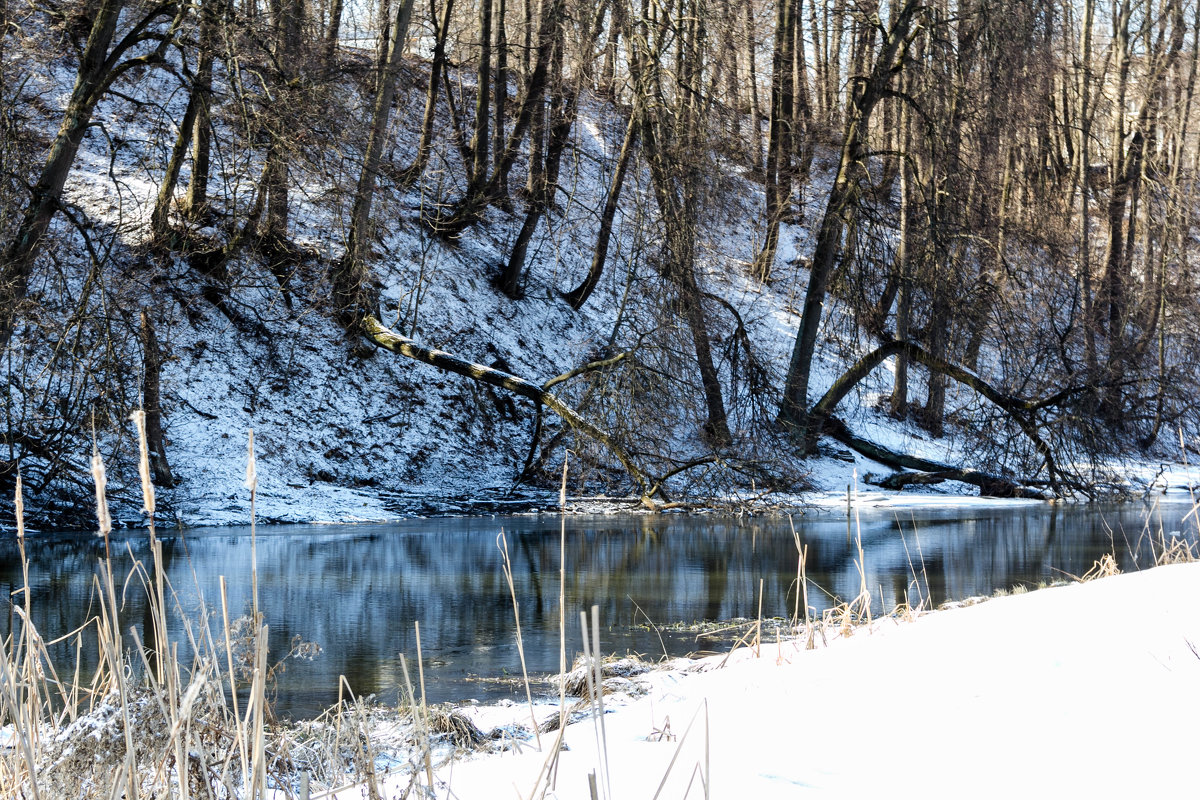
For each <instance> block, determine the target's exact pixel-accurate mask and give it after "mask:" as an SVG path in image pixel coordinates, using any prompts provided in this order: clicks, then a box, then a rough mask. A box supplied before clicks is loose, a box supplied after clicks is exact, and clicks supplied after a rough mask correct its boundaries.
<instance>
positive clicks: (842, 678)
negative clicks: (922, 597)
mask: <svg viewBox="0 0 1200 800" xmlns="http://www.w3.org/2000/svg"><path fill="white" fill-rule="evenodd" d="M577 629H578V626H576V630H577ZM1196 648H1200V563H1190V564H1177V565H1172V566H1164V567H1157V568H1154V569H1150V570H1146V571H1143V572H1138V573H1132V574H1125V575H1118V576H1114V577H1111V578H1105V579H1101V580H1096V581H1092V582H1088V583H1082V584H1072V585H1069V586H1065V587H1059V588H1052V589H1044V590H1040V591H1036V592H1032V593H1028V594H1023V595H1014V596H1008V597H1002V598H997V599H993V600H990V601H988V602H985V603H980V604H977V605H972V606H969V607H963V608H957V609H953V610H945V611H938V612H935V613H931V614H927V615H924V616H922V617H921V618H919V619H917V620H915V621H912V622H902V621H895V620H892V619H886V620H882V621H877V622H876V623H875V624H874V626H873V627H871V628H870V629H869V630H864V629H860V630H858V631H857V632H856V633H854V635H852V636H851V637H849V638H846V639H840V640H836V641H832V642H830V643H829V645H828V646H827V647H821V646H818V649H816V650H812V651H806V650H804V649H803V648H802V644H801V643H799V642H783V643H776V642H765V643H763V645H762V647H761V650H760V652H759V653H758V654H757V655H756V654H755V653H754V652H753V651H752V650H750V649H748V648H742V649H740V650H737V651H735V653H734V654H733V656H732V657H731V658H730V659H729V662H728V663H727V664H726V665H725V666H723V667H720V666H719V664H720V662H721V660H722V659H723V658H724V657H723V656H722V657H714V658H712V659H708V660H707V661H704V662H700V663H697V664H695V665H693V666H692V667H691V668H690V669H689V670H687V671H686V672H684V671H680V670H671V671H661V672H655V673H651V674H650V675H649V676H639V677H638V678H637V680H639V681H646V682H647V685H648V688H649V692H648V693H646V694H645V695H644V696H641V697H640V698H638V699H633V700H629V701H628V702H627V703H625V704H622V705H619V706H617V707H615V708H614V707H613V703H612V701H609V700H606V704H607V705H606V709H607V710H608V711H609V713H607V714H606V715H605V717H604V726H603V734H602V736H601V734H600V732H599V730H598V729H597V727H596V726H595V724H594V722H593V721H591V720H584V721H582V722H578V723H575V724H573V725H570V726H568V728H567V731H566V735H565V742H566V745H567V747H568V748H569V749H567V750H565V751H563V752H561V753H560V754H559V756H558V760H557V767H556V776H557V777H556V781H555V784H554V787H553V788H552V789H551V790H550V791H549V792H548V793H547V794H546V795H545V796H547V797H555V798H563V799H564V800H565V799H566V798H588V797H589V793H588V774H589V773H591V772H593V771H594V772H595V773H596V775H597V779H598V786H599V795H598V796H599V797H602V798H638V797H646V798H652V797H663V798H668V797H669V798H683V797H691V798H701V797H713V798H735V797H745V798H755V800H767V799H768V798H780V799H781V800H782V799H783V798H794V797H797V796H805V797H808V796H813V797H894V796H899V797H921V798H943V797H945V798H949V797H973V798H980V797H1015V796H1036V797H1055V796H1057V797H1124V798H1127V797H1157V798H1164V797H1194V796H1195V794H1196V790H1197V775H1196V763H1197V762H1196V753H1197V746H1198V745H1200V728H1197V725H1196V720H1197V719H1200V692H1198V691H1197V687H1198V686H1200V655H1197V653H1196V652H1195V649H1196ZM508 710H509V711H511V712H512V713H513V715H514V718H516V719H518V720H520V719H522V718H524V719H526V720H527V719H528V710H527V709H522V708H521V707H519V706H515V707H512V708H510V709H508ZM668 724H669V731H670V737H666V736H660V734H661V733H662V732H664V731H665V730H666V728H667V726H668ZM660 738H661V739H662V740H661V741H659V740H658V739H660ZM598 741H603V742H606V745H600V746H598V745H597V742H598ZM542 742H543V751H540V752H539V751H538V750H537V749H536V748H535V747H534V746H533V743H532V742H528V743H526V745H525V746H524V747H522V748H521V749H520V751H519V752H503V753H497V754H489V755H483V756H476V757H471V758H468V759H466V760H463V761H458V762H453V763H451V764H447V765H445V766H443V767H442V768H441V769H440V770H439V771H438V773H437V775H436V782H437V783H438V784H439V788H438V791H437V796H438V797H456V798H505V797H512V798H517V797H530V796H531V795H532V796H538V794H536V793H535V789H537V783H538V776H539V774H540V773H541V770H542V768H543V765H544V764H545V763H546V761H547V752H546V751H548V750H549V748H550V746H551V743H552V742H553V736H552V735H551V736H547V735H546V734H543V735H542ZM605 764H607V769H605V767H604V765H605ZM388 780H389V781H390V782H391V785H390V786H388V787H385V788H386V789H387V791H388V796H391V794H390V792H391V791H398V790H400V789H402V788H403V787H404V786H406V785H407V783H408V780H409V778H408V776H393V777H391V778H389V779H388ZM660 782H664V785H663V787H662V788H661V791H659V785H660ZM705 784H707V786H705ZM363 791H364V790H363V789H361V788H356V789H350V790H344V791H342V792H340V793H338V794H337V795H336V796H337V797H339V798H351V797H361V796H365V795H364V794H363Z"/></svg>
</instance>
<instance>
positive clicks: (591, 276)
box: [564, 99, 641, 311]
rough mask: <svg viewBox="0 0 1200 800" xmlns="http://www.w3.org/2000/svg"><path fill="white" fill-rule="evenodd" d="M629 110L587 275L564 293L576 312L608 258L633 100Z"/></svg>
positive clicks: (628, 152)
mask: <svg viewBox="0 0 1200 800" xmlns="http://www.w3.org/2000/svg"><path fill="white" fill-rule="evenodd" d="M634 103H635V105H634V108H633V112H632V113H631V114H630V116H629V124H628V125H627V126H625V140H624V141H623V142H622V143H621V154H620V155H619V156H617V166H616V170H615V171H614V172H613V177H612V183H611V184H610V185H609V187H608V196H607V197H605V198H604V209H603V211H601V212H600V229H599V232H598V233H597V234H596V247H595V249H594V250H592V264H591V267H589V268H588V274H587V277H585V278H584V279H583V283H581V284H579V285H578V286H576V287H575V288H574V289H572V290H571V291H569V292H567V293H566V294H565V295H564V298H565V299H566V301H567V303H569V304H570V306H571V308H573V309H575V310H576V311H578V310H579V309H581V308H583V304H584V303H586V302H587V301H588V298H589V297H591V296H592V292H593V291H595V289H596V285H597V284H598V283H600V276H601V275H602V274H603V273H604V262H605V261H606V260H607V259H608V244H609V241H610V240H611V239H612V230H613V221H614V220H615V219H616V216H617V204H618V202H619V201H620V199H621V187H622V186H624V184H625V173H626V172H627V171H628V170H629V161H630V158H631V157H632V155H633V144H634V141H635V140H636V137H637V124H638V115H639V114H640V113H641V112H640V111H639V110H638V107H637V105H636V103H637V100H636V99H635V100H634Z"/></svg>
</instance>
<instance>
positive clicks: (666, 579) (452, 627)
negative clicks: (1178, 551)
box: [0, 506, 1184, 704]
mask: <svg viewBox="0 0 1200 800" xmlns="http://www.w3.org/2000/svg"><path fill="white" fill-rule="evenodd" d="M1183 513H1184V512H1183V511H1178V513H1177V512H1176V510H1170V511H1168V512H1167V513H1166V514H1165V515H1164V516H1165V517H1166V521H1165V522H1164V523H1163V527H1164V528H1165V530H1167V531H1168V532H1169V531H1171V530H1174V529H1176V528H1181V527H1183V526H1182V525H1181V524H1180V522H1179V519H1180V518H1181V517H1182V514H1183ZM501 525H503V526H504V528H505V530H506V532H507V535H508V540H509V552H510V555H511V557H512V563H513V572H514V576H513V578H514V582H515V585H516V591H517V597H518V600H519V601H520V604H521V616H522V627H523V630H524V634H525V644H526V654H527V657H528V660H529V665H530V669H532V670H533V671H535V672H549V671H553V670H555V669H557V665H558V590H559V585H558V582H559V577H558V576H559V564H560V557H561V556H560V552H559V536H560V534H559V527H558V519H557V518H538V517H524V518H509V519H504V520H495V519H471V520H427V521H420V522H415V521H414V522H412V523H408V524H406V525H402V526H395V527H391V528H385V527H376V526H372V527H353V528H351V527H334V528H321V527H305V528H267V529H263V530H262V531H261V532H260V535H259V537H258V541H257V553H258V574H259V587H260V588H259V592H260V607H261V610H262V611H263V613H264V615H265V619H266V622H267V623H268V624H269V625H270V630H271V636H270V647H271V652H272V654H273V656H274V657H278V656H281V655H282V654H283V653H285V652H286V651H287V649H288V646H289V644H290V642H291V639H292V637H293V636H299V637H301V638H302V639H305V640H310V641H316V642H318V643H320V644H321V645H322V647H323V648H324V649H325V652H324V654H323V655H322V656H321V657H320V658H319V659H318V660H317V661H316V662H313V663H311V664H310V663H300V664H296V665H294V666H292V667H291V668H290V669H289V670H288V672H287V673H286V674H285V676H284V678H283V679H282V682H281V696H283V697H289V696H293V695H294V696H297V697H299V696H302V695H306V694H309V693H312V692H321V693H322V694H321V697H320V699H319V700H317V701H316V702H317V703H318V704H320V703H324V702H327V701H329V700H330V699H332V697H333V696H334V695H335V693H336V686H337V676H338V675H339V674H343V675H346V676H347V677H348V679H349V681H350V683H351V686H353V687H354V689H355V690H356V691H358V692H363V693H369V692H379V691H383V692H387V691H389V690H392V691H393V692H394V688H395V687H396V686H398V685H399V684H401V683H402V681H403V678H402V675H401V673H400V670H399V660H398V654H399V653H401V652H403V653H405V654H406V656H408V657H409V658H410V659H411V658H414V657H415V655H416V639H415V633H414V629H413V622H414V621H416V620H420V623H421V638H422V647H423V651H424V654H425V656H426V667H427V669H426V680H427V682H428V683H429V688H430V691H431V696H433V697H434V698H435V699H448V698H450V697H461V696H465V695H470V694H478V693H479V692H480V687H478V686H477V685H471V686H466V687H464V686H463V685H462V684H457V683H453V681H457V680H461V679H462V678H463V677H464V676H465V675H467V674H468V673H475V674H481V675H496V674H500V673H503V672H506V671H507V672H509V673H517V672H518V671H519V669H520V661H519V658H518V654H517V651H516V647H515V643H514V641H513V638H514V637H513V624H512V605H511V600H510V598H509V593H508V588H507V585H506V583H505V581H504V579H503V575H502V573H501V570H500V563H501V557H500V553H499V550H498V549H497V547H496V534H497V533H498V532H499V529H500V526H501ZM1143 526H1144V515H1143V512H1142V511H1141V510H1140V509H1137V508H1129V509H1118V510H1116V511H1113V512H1108V513H1106V514H1103V515H1101V514H1097V513H1095V512H1094V511H1092V510H1088V509H1073V508H1066V509H1064V508H1061V507H1060V508H1057V509H1050V508H1047V507H1042V506H1038V507H1033V508H1029V509H1023V510H1017V511H1012V510H1002V511H987V512H975V513H973V514H971V515H970V516H969V517H968V518H967V519H964V520H949V519H938V518H931V517H929V516H926V517H925V518H920V519H916V520H914V519H912V518H909V519H900V520H897V519H896V518H890V519H889V518H886V517H883V516H874V517H870V518H866V517H865V518H864V519H863V521H862V525H861V528H860V530H859V535H861V538H862V547H863V553H864V560H865V568H866V573H867V583H868V588H869V589H870V590H871V593H872V595H873V597H874V599H875V601H876V604H877V605H878V603H879V595H880V594H882V596H883V599H884V602H885V604H887V605H889V606H890V605H892V604H894V603H896V602H899V601H900V600H903V598H904V593H905V591H911V590H912V588H913V585H914V581H915V580H916V578H914V575H913V573H914V572H915V573H916V574H917V575H918V576H920V580H921V582H922V584H923V582H924V578H925V575H926V574H927V575H928V578H929V583H930V585H931V586H930V588H931V589H932V593H933V601H934V602H935V603H936V602H941V601H943V600H945V599H953V598H962V597H965V596H968V595H972V594H990V593H991V592H992V590H993V589H994V588H997V587H1003V588H1007V587H1009V586H1011V585H1013V584H1015V583H1022V582H1031V581H1037V580H1045V579H1049V578H1054V577H1057V576H1058V575H1060V573H1059V572H1056V571H1055V570H1063V571H1064V572H1070V573H1074V574H1082V573H1083V572H1086V571H1087V569H1088V568H1090V566H1091V564H1092V562H1093V561H1094V560H1095V559H1096V558H1098V557H1099V556H1100V555H1101V554H1102V553H1104V552H1108V551H1109V550H1110V549H1111V547H1112V543H1113V542H1115V543H1116V545H1117V547H1116V549H1117V553H1118V559H1119V561H1120V563H1121V565H1122V567H1123V568H1125V569H1131V568H1132V567H1133V565H1134V558H1133V555H1132V554H1131V552H1130V551H1131V549H1132V545H1134V544H1136V542H1137V539H1138V536H1139V535H1140V533H1141V531H1142V529H1143ZM796 527H797V531H798V533H799V534H800V536H801V539H802V542H803V543H804V544H806V545H807V546H808V559H807V572H808V576H809V579H810V580H811V581H812V582H813V583H814V584H816V585H818V586H819V587H821V589H824V590H825V591H827V592H829V593H831V594H833V595H836V596H838V597H840V598H843V599H848V598H852V597H853V596H854V595H856V594H857V592H858V589H859V577H858V571H857V567H856V566H855V560H856V558H857V552H858V551H857V547H856V544H855V542H854V540H853V538H851V539H850V540H847V537H846V524H845V521H844V520H835V519H828V518H825V519H821V518H818V519H805V518H797V519H796ZM1152 527H1153V529H1154V530H1157V529H1158V523H1157V522H1155V523H1153V526H1152ZM1110 531H1111V532H1112V533H1111V534H1110ZM566 538H567V553H566V570H567V586H566V595H567V605H568V619H567V630H568V650H569V652H571V653H574V652H575V651H577V650H578V649H579V647H578V640H579V622H578V614H579V612H580V611H581V610H585V609H587V608H588V607H590V606H591V605H592V604H597V605H599V606H600V608H601V616H602V620H603V629H602V631H601V639H602V643H601V647H602V649H603V650H605V651H616V652H624V651H626V650H627V649H631V648H632V649H639V650H641V651H643V652H648V653H651V654H657V653H659V652H660V648H659V645H658V640H657V637H656V636H655V635H654V634H653V633H652V632H649V631H645V630H637V629H635V628H634V626H637V625H641V624H644V623H645V621H646V620H645V618H644V617H642V612H644V613H645V614H646V615H647V616H648V617H649V618H650V619H651V620H653V621H654V622H655V623H658V624H665V623H672V622H691V621H693V620H700V619H709V620H719V619H728V618H731V617H736V616H745V617H753V616H754V615H755V614H756V613H757V606H758V593H759V581H760V579H761V581H762V587H763V612H764V614H766V615H769V616H773V615H786V614H790V613H791V611H792V609H793V607H794V603H795V594H794V592H795V590H796V583H795V582H796V558H797V554H796V548H795V544H794V542H793V539H792V534H791V530H790V528H789V527H788V522H787V519H786V518H782V517H780V518H773V517H766V518H754V519H745V520H740V521H739V520H730V519H727V518H720V517H685V516H677V517H676V516H631V517H598V518H588V517H580V518H569V519H568V527H567V537H566ZM1125 539H1128V540H1129V541H1130V547H1126V545H1125ZM126 542H127V543H128V545H129V547H131V548H132V549H133V552H134V556H135V557H136V558H139V559H141V560H143V561H146V560H147V550H148V547H147V544H146V540H145V537H144V535H141V536H131V537H130V538H129V539H127V540H126V541H120V542H116V543H115V546H114V553H115V554H118V555H119V557H118V558H117V559H116V563H115V564H114V569H115V570H116V573H117V575H118V579H119V580H120V579H121V577H123V576H124V575H125V574H127V572H128V570H129V567H130V560H129V557H128V555H127V552H126ZM905 543H907V545H908V551H907V553H906V551H905V547H904V545H905ZM163 545H164V547H163V549H164V556H165V565H166V574H167V578H168V580H169V581H170V584H171V586H172V588H173V590H174V592H175V593H176V596H178V598H179V602H180V604H181V605H182V607H183V609H184V611H185V612H186V613H187V614H188V615H189V616H191V618H193V619H199V618H200V614H199V609H200V606H201V598H204V600H205V601H206V602H207V606H208V609H209V620H210V624H211V625H212V627H213V632H214V634H219V633H220V631H219V620H220V592H219V578H220V576H222V575H224V576H226V579H227V582H228V586H229V594H228V599H229V611H230V616H231V618H234V617H237V616H239V615H241V614H244V613H247V612H248V610H249V608H250V597H249V590H250V536H249V531H248V529H229V530H224V531H200V532H196V533H195V534H188V535H187V537H186V540H185V539H182V538H180V537H178V536H176V537H166V538H164V542H163ZM1146 550H1147V547H1146V545H1145V543H1144V542H1143V545H1142V551H1143V552H1142V553H1141V554H1140V556H1139V563H1142V564H1145V563H1147V562H1148V559H1149V555H1148V553H1147V552H1146ZM185 552H186V553H187V554H188V555H190V558H188V557H185ZM102 553H103V546H102V544H100V543H99V542H98V541H97V540H96V539H95V538H94V537H90V536H89V537H78V538H57V539H33V540H31V541H30V543H29V554H30V561H31V569H30V577H31V583H32V585H33V592H32V599H33V604H34V619H35V622H36V624H37V625H38V628H39V630H40V631H41V633H42V634H43V635H44V636H46V637H47V638H52V637H54V636H58V635H61V634H62V633H63V632H65V631H68V630H71V629H72V628H74V627H76V626H78V625H79V624H80V623H81V622H82V621H83V620H85V619H86V618H87V617H88V616H89V614H91V613H94V612H95V610H96V604H95V602H94V598H93V597H92V592H93V589H92V576H93V574H94V572H95V569H96V564H97V560H98V558H99V556H101V555H102ZM919 553H923V554H924V560H925V571H924V573H922V571H921V562H920V557H919ZM910 555H911V559H912V568H911V569H910V566H909V557H910ZM193 573H194V575H195V577H194V578H193ZM20 584H21V568H20V561H19V557H18V555H17V551H16V548H15V545H14V544H13V543H12V542H5V543H3V544H0V588H7V589H8V590H9V592H10V595H9V596H10V597H13V595H12V594H11V592H12V591H13V590H16V589H18V588H20ZM922 591H924V587H923V585H922ZM15 597H16V599H17V600H18V601H19V600H20V597H21V596H20V595H19V594H18V595H16V596H15ZM124 597H125V599H124V605H123V608H122V610H121V620H122V625H123V627H124V628H126V629H128V626H129V625H130V624H135V623H142V624H145V622H144V620H146V619H148V616H147V615H148V609H147V604H146V602H145V598H144V593H143V592H142V590H141V586H140V582H134V583H131V584H130V589H129V591H127V592H126V593H125V595H124ZM914 599H915V598H914ZM809 600H810V604H811V605H813V606H814V607H816V609H817V610H818V611H820V610H821V609H822V608H825V607H827V606H828V605H830V604H831V603H832V602H833V601H832V600H831V599H830V598H829V597H828V596H826V595H825V594H824V593H823V592H822V591H821V590H820V589H817V588H816V587H810V591H809ZM635 603H636V606H635ZM639 608H640V609H641V611H639V610H638V609H639ZM6 617H7V618H8V622H7V623H3V624H5V625H7V628H6V629H5V633H8V632H11V631H12V630H13V627H14V624H15V622H14V619H13V615H12V614H11V613H10V614H8V615H6ZM143 633H144V632H143ZM176 633H177V634H178V629H177V628H176ZM218 640H219V637H218ZM692 646H694V645H693V644H692V643H690V641H689V640H687V639H686V637H679V638H678V639H677V644H676V647H677V648H678V651H679V652H682V651H686V650H688V649H691V647H692ZM180 647H181V655H184V657H186V647H187V644H186V642H184V641H181V644H180ZM94 653H95V649H94V648H89V647H86V646H85V647H84V648H83V650H82V654H83V658H84V660H85V661H84V663H83V665H82V669H83V671H84V672H85V673H86V672H87V671H88V670H89V669H92V668H94V666H95V664H94V663H89V662H88V659H91V660H92V662H94V658H95V655H94ZM55 657H56V658H57V659H59V660H60V662H61V663H63V664H69V665H70V666H71V667H72V668H73V666H74V660H73V659H74V657H75V650H74V643H73V642H64V643H61V644H60V645H58V646H57V648H56V650H55ZM434 660H436V661H437V662H438V664H436V665H435V664H434V663H433V662H434ZM414 679H415V676H414Z"/></svg>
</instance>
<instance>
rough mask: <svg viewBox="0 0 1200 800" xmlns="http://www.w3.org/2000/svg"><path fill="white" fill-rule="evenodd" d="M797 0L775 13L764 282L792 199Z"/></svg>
mask: <svg viewBox="0 0 1200 800" xmlns="http://www.w3.org/2000/svg"><path fill="white" fill-rule="evenodd" d="M794 9H795V0H779V4H778V6H777V11H776V15H775V50H774V55H773V58H772V62H771V70H772V75H771V124H770V129H769V133H768V138H767V172H766V180H765V184H764V185H765V187H766V192H765V193H766V199H767V210H766V217H767V235H766V237H765V239H764V240H763V248H762V250H761V251H760V252H759V254H758V257H757V258H756V259H755V263H754V272H755V275H756V277H757V278H758V280H759V281H761V282H764V283H765V282H766V281H767V280H769V279H770V277H771V271H772V270H773V269H774V267H775V250H776V247H777V246H778V244H779V224H780V222H781V221H782V218H783V216H784V215H785V214H786V213H787V212H788V209H789V207H790V206H791V200H792V125H793V122H794V120H793V115H794V114H795V110H796V109H795V97H794V94H793V93H794V91H795V80H794V75H793V67H794V65H795V54H794V52H793V49H794V47H795V41H796V31H795V19H796V18H795V14H794Z"/></svg>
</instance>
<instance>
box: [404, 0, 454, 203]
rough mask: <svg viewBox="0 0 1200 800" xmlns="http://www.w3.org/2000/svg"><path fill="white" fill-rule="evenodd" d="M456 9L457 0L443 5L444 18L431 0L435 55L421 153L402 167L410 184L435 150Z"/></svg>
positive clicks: (418, 147)
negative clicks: (440, 94)
mask: <svg viewBox="0 0 1200 800" xmlns="http://www.w3.org/2000/svg"><path fill="white" fill-rule="evenodd" d="M453 10H454V0H446V6H445V8H443V9H442V21H441V22H440V23H439V22H438V19H437V9H436V8H434V7H433V2H432V0H431V2H430V19H431V20H432V22H433V25H434V33H433V37H434V38H433V58H432V61H431V62H430V65H429V88H428V89H427V90H426V93H425V115H424V116H423V117H422V118H421V138H420V141H419V142H418V143H417V154H416V156H414V157H413V163H412V164H410V165H409V166H407V167H405V168H404V170H403V171H401V173H400V176H399V178H398V179H397V183H398V184H399V185H400V186H401V187H403V188H407V187H409V186H412V185H413V184H414V183H416V182H417V181H418V180H420V179H421V176H422V175H424V174H425V167H426V165H427V164H428V163H429V154H430V152H431V151H432V150H433V123H434V120H435V118H436V117H437V101H438V86H439V84H440V83H441V75H442V72H443V71H444V70H445V68H446V34H447V33H448V32H449V30H450V19H451V17H450V15H451V14H452V13H453Z"/></svg>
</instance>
